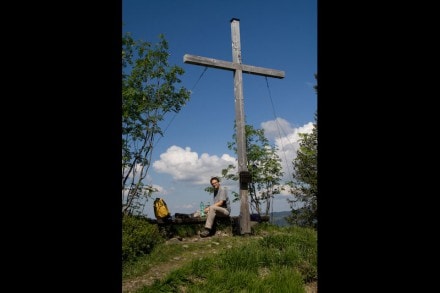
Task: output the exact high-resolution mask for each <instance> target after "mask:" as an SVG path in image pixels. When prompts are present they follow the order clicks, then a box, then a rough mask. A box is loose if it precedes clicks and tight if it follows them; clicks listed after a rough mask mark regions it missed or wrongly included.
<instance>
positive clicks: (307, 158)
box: [286, 74, 318, 228]
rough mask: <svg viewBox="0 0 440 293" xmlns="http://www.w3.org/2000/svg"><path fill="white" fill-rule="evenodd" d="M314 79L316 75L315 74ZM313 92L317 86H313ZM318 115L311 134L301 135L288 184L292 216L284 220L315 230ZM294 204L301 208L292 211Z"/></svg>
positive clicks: (316, 221) (316, 220)
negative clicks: (291, 176)
mask: <svg viewBox="0 0 440 293" xmlns="http://www.w3.org/2000/svg"><path fill="white" fill-rule="evenodd" d="M315 79H317V75H316V74H315ZM314 89H315V92H316V93H317V91H318V86H317V85H315V86H314ZM317 124H318V115H317V113H316V112H315V123H314V124H313V129H312V133H301V134H300V137H301V141H300V148H299V150H298V152H297V157H296V158H295V159H294V160H293V162H292V163H293V169H294V173H293V181H292V182H289V185H290V186H291V193H292V194H293V195H294V199H293V200H288V202H289V203H290V205H291V207H292V214H291V215H290V216H289V217H287V218H286V220H287V221H288V222H289V223H291V224H296V225H299V226H308V227H313V228H316V227H317V225H318V219H317V197H318V164H317V155H318V130H317ZM295 203H300V204H301V207H300V208H298V209H294V208H293V206H294V204H295Z"/></svg>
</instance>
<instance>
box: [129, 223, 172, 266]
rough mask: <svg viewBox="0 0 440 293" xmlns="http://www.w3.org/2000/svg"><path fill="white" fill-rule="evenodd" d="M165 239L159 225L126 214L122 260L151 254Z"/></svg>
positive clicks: (131, 259)
mask: <svg viewBox="0 0 440 293" xmlns="http://www.w3.org/2000/svg"><path fill="white" fill-rule="evenodd" d="M164 241H165V239H164V238H163V237H162V236H161V234H160V232H159V229H158V227H157V225H154V224H150V223H148V222H147V221H146V220H145V219H143V218H140V217H135V216H128V215H124V216H123V218H122V262H123V263H124V262H127V261H133V260H135V259H136V258H138V257H139V256H142V255H145V254H149V253H150V252H151V251H152V250H153V248H154V247H155V246H156V245H157V244H160V243H163V242H164Z"/></svg>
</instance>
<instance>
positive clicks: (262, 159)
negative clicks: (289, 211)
mask: <svg viewBox="0 0 440 293" xmlns="http://www.w3.org/2000/svg"><path fill="white" fill-rule="evenodd" d="M235 133H236V132H235ZM245 137H246V157H247V168H248V171H249V173H250V174H251V176H252V182H251V183H249V189H248V190H249V196H250V199H251V201H250V205H251V210H255V212H256V213H257V214H259V215H262V213H263V205H264V204H265V208H264V215H266V216H267V215H268V214H269V211H270V204H271V199H272V197H273V196H274V195H275V194H279V193H280V191H279V188H278V185H279V183H280V180H281V178H282V177H283V172H282V166H281V160H280V158H279V157H278V155H277V154H276V150H277V149H276V148H275V147H273V146H271V145H270V144H269V140H268V139H267V138H266V137H265V136H264V129H255V128H254V127H253V126H251V125H245ZM233 138H234V142H229V143H228V148H229V149H230V150H233V151H234V152H235V153H237V146H236V134H234V135H233ZM234 169H235V167H234V166H233V165H229V166H228V167H227V168H226V169H223V170H222V176H223V177H225V178H227V179H231V180H235V181H238V180H239V175H238V174H237V172H235V170H234ZM233 195H234V199H233V201H234V202H236V201H238V200H239V194H237V193H233Z"/></svg>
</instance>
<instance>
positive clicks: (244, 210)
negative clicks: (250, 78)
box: [183, 18, 284, 235]
mask: <svg viewBox="0 0 440 293" xmlns="http://www.w3.org/2000/svg"><path fill="white" fill-rule="evenodd" d="M231 37H232V62H228V61H223V60H217V59H211V58H206V57H200V56H194V55H188V54H185V55H184V56H183V62H184V63H189V64H194V65H203V66H207V67H213V68H218V69H225V70H230V71H233V73H234V95H235V123H236V137H237V142H236V143H237V156H238V172H239V175H240V177H239V178H240V182H239V186H240V216H239V220H240V233H241V234H242V235H243V234H250V233H251V226H250V214H249V199H248V197H249V193H248V186H249V182H250V180H251V178H250V174H249V171H248V169H247V155H246V135H245V124H246V122H245V119H244V117H245V116H244V102H243V85H242V84H243V78H242V73H243V72H245V73H250V74H256V75H262V76H269V77H275V78H284V71H279V70H274V69H268V68H262V67H255V66H249V65H244V64H242V63H241V44H240V20H239V19H236V18H233V19H231Z"/></svg>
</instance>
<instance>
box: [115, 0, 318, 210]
mask: <svg viewBox="0 0 440 293" xmlns="http://www.w3.org/2000/svg"><path fill="white" fill-rule="evenodd" d="M232 18H237V19H239V20H240V40H241V54H242V63H243V64H246V65H251V66H258V67H264V68H270V69H276V70H282V71H284V72H285V77H284V78H283V79H278V78H271V77H267V78H266V77H264V76H257V75H250V74H246V73H243V101H244V113H245V119H246V124H250V125H252V126H253V127H254V128H256V129H264V130H265V134H266V137H267V138H268V139H269V140H270V141H271V143H273V145H275V146H276V147H278V148H279V149H280V150H279V154H278V155H279V156H280V158H281V159H283V160H286V161H287V162H288V163H287V164H285V165H283V166H284V173H285V178H284V179H285V180H290V179H291V178H292V177H291V173H292V167H291V161H292V159H293V158H294V157H295V153H296V149H297V148H298V142H297V140H298V133H299V132H310V131H311V124H312V123H313V122H314V114H315V112H316V110H317V95H316V93H315V91H314V89H313V85H315V84H316V80H315V78H314V74H315V73H317V1H316V0H312V1H308V0H274V1H266V0H265V1H263V0H256V1H240V0H234V1H231V0H211V1H209V0H204V1H202V0H161V1H145V0H144V1H141V0H123V1H122V20H123V26H122V30H123V32H124V33H125V32H130V33H131V34H132V36H133V37H134V39H136V40H144V41H148V42H151V43H157V42H158V40H159V38H158V36H159V34H164V36H165V39H166V40H167V41H168V44H169V53H170V54H171V55H170V57H169V59H168V61H169V64H171V65H177V66H180V67H182V68H183V69H184V70H185V74H184V75H182V76H181V80H182V83H180V84H178V88H180V87H182V86H183V87H185V88H187V89H189V90H191V92H192V93H191V99H190V101H189V102H188V103H187V104H186V105H185V106H184V107H183V108H182V110H181V111H180V112H179V113H177V114H174V113H172V114H170V116H169V117H168V118H167V120H166V121H164V122H163V124H162V129H166V131H165V134H164V137H161V138H160V139H158V140H156V145H155V148H154V152H153V157H152V162H153V164H152V166H151V167H150V170H149V174H148V179H147V182H146V183H148V184H152V185H154V186H155V187H156V188H158V190H159V192H158V193H156V194H155V195H154V197H162V198H164V199H165V201H166V202H167V205H168V207H169V209H170V211H171V213H172V214H174V213H192V212H194V211H196V210H197V209H198V206H199V203H200V201H205V202H208V201H210V202H212V194H208V193H207V192H205V191H204V189H205V187H207V186H209V179H210V178H211V176H214V175H220V173H221V169H223V168H225V167H226V166H227V165H229V164H231V163H235V160H236V155H235V154H234V153H233V152H232V151H230V150H229V149H228V148H227V143H228V142H231V141H232V135H233V131H234V130H233V124H234V119H235V106H234V87H233V73H232V72H231V71H228V70H222V69H215V68H208V69H207V70H206V71H205V67H204V66H199V65H192V64H186V63H184V62H183V56H184V55H185V54H190V55H198V56H203V57H208V58H214V59H219V60H224V61H230V62H232V40H231V19H232ZM276 119H278V120H276ZM221 183H222V185H223V186H226V187H227V188H228V189H229V192H230V197H231V200H232V194H231V191H235V192H238V191H239V189H238V183H237V182H227V181H222V182H221ZM287 198H291V195H289V194H287V193H286V194H284V193H283V194H281V195H277V196H276V197H275V198H274V200H273V211H288V210H290V207H289V204H288V203H287V201H286V199H287ZM152 206H153V201H152V200H150V201H149V202H148V203H147V205H146V207H145V210H144V213H145V214H147V216H148V217H152V218H153V217H154V213H153V208H152ZM239 212H240V206H239V203H235V204H233V205H232V212H231V214H232V215H233V216H236V215H238V214H239ZM251 212H252V211H251Z"/></svg>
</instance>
